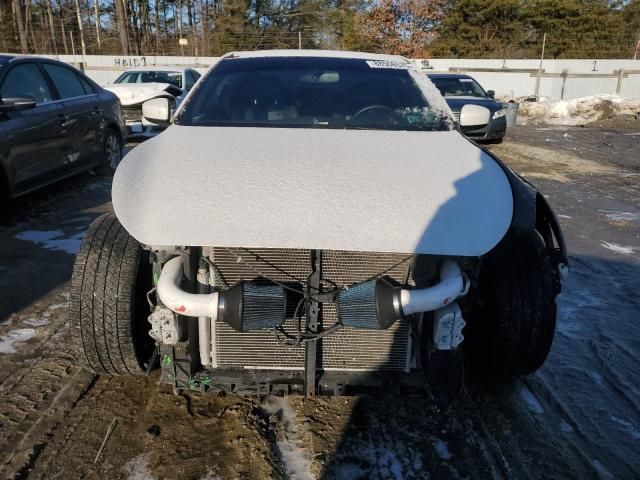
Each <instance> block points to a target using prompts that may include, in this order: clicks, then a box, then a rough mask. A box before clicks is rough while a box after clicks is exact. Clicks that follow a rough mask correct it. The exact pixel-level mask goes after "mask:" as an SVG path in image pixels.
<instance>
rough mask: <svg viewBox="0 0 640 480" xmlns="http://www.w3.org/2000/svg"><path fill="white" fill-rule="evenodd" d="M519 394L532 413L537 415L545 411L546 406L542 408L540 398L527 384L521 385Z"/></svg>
mask: <svg viewBox="0 0 640 480" xmlns="http://www.w3.org/2000/svg"><path fill="white" fill-rule="evenodd" d="M518 396H519V397H520V400H522V401H523V402H524V405H525V407H527V410H529V411H530V412H531V413H535V414H536V415H540V414H542V413H544V408H542V405H541V404H540V402H539V401H538V399H537V398H536V397H535V395H534V394H533V393H532V392H531V390H529V388H527V386H525V385H522V386H521V387H520V389H519V390H518Z"/></svg>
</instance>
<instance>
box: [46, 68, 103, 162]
mask: <svg viewBox="0 0 640 480" xmlns="http://www.w3.org/2000/svg"><path fill="white" fill-rule="evenodd" d="M42 68H43V69H44V71H45V72H46V74H47V75H48V76H49V78H50V79H51V82H52V83H53V85H54V86H55V89H56V90H57V92H58V95H59V97H60V99H61V104H62V108H63V110H64V114H65V115H66V117H65V122H64V124H63V132H64V135H66V136H67V137H68V138H69V140H70V142H69V144H68V147H69V148H68V150H67V152H66V153H65V157H64V164H63V166H64V167H65V168H72V169H73V168H76V167H77V168H81V167H85V166H87V165H90V164H95V163H96V162H97V161H99V158H100V156H101V154H102V135H101V131H102V129H103V127H104V125H103V123H104V122H103V114H102V111H101V109H100V103H99V98H98V94H97V93H96V92H95V90H94V88H93V87H92V86H91V85H90V84H89V83H88V82H86V81H84V79H83V78H82V77H81V75H80V73H78V72H77V71H76V70H74V69H72V68H71V67H67V66H65V65H60V64H57V63H48V62H43V63H42Z"/></svg>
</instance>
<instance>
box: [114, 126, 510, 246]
mask: <svg viewBox="0 0 640 480" xmlns="http://www.w3.org/2000/svg"><path fill="white" fill-rule="evenodd" d="M112 197H113V206H114V209H115V212H116V215H117V216H118V218H119V219H120V222H121V223H122V225H123V226H124V227H125V228H126V229H127V231H128V232H129V233H130V234H131V235H132V236H133V237H135V238H136V239H137V240H139V241H140V242H142V243H145V244H151V245H207V246H235V247H264V248H305V249H316V248H317V249H335V250H361V251H378V252H399V253H412V252H416V253H430V254H443V255H465V256H467V255H468V256H478V255H482V254H484V253H486V252H488V251H489V250H491V249H492V248H493V247H494V246H495V245H496V244H497V243H498V242H499V241H500V239H501V238H502V237H503V236H504V234H505V233H506V231H507V229H508V228H509V225H510V223H511V218H512V212H513V197H512V193H511V187H510V185H509V182H508V180H507V177H506V176H505V174H504V172H503V170H502V168H501V167H500V166H499V165H498V164H497V163H496V162H495V161H494V160H493V159H492V158H491V157H490V156H489V155H487V154H486V153H484V152H483V151H482V150H481V149H480V148H478V147H477V146H475V145H474V144H472V143H470V142H469V141H467V140H465V139H464V138H463V137H462V135H461V134H460V133H459V132H457V131H447V132H393V131H372V130H327V129H307V128H294V129H289V128H236V127H188V126H172V127H170V128H168V129H167V130H166V131H165V132H163V133H161V134H160V135H158V136H157V137H155V138H153V139H151V140H148V141H147V142H145V143H143V144H142V145H140V146H138V147H136V148H135V149H134V150H132V151H131V152H130V153H129V154H128V155H127V156H126V157H125V158H124V159H123V161H122V162H121V163H120V165H119V166H118V169H117V171H116V174H115V177H114V181H113V191H112Z"/></svg>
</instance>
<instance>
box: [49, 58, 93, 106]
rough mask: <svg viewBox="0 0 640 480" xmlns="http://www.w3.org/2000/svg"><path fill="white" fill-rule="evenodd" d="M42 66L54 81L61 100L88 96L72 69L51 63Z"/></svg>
mask: <svg viewBox="0 0 640 480" xmlns="http://www.w3.org/2000/svg"><path fill="white" fill-rule="evenodd" d="M42 66H43V67H44V69H45V70H46V71H47V73H48V74H49V76H50V77H51V80H53V83H54V85H55V86H56V89H57V90H58V93H59V94H60V98H73V97H81V96H82V95H86V94H87V93H86V91H85V89H84V87H83V86H82V83H80V79H79V78H78V75H77V74H76V72H74V71H73V70H71V69H70V68H67V67H62V66H60V65H53V64H51V63H44V64H43V65H42Z"/></svg>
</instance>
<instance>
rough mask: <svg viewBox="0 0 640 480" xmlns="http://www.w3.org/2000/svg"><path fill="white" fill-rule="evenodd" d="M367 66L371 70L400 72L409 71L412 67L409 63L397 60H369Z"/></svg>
mask: <svg viewBox="0 0 640 480" xmlns="http://www.w3.org/2000/svg"><path fill="white" fill-rule="evenodd" d="M367 65H369V67H370V68H397V69H400V70H408V69H409V68H410V66H411V65H410V64H409V63H408V62H402V61H395V60H367Z"/></svg>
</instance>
